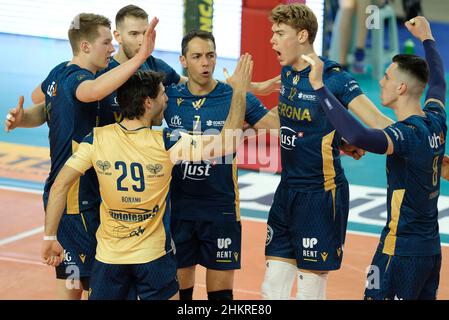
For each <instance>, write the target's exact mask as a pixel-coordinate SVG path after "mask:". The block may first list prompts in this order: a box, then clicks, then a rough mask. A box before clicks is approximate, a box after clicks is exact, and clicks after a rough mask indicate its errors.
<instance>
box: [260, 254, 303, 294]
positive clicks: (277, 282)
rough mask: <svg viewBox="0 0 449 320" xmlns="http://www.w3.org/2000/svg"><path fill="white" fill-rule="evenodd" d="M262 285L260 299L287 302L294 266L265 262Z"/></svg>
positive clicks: (273, 261) (293, 275)
mask: <svg viewBox="0 0 449 320" xmlns="http://www.w3.org/2000/svg"><path fill="white" fill-rule="evenodd" d="M266 265H267V268H266V270H265V278H264V280H263V283H262V299H264V300H289V299H290V294H291V291H292V286H293V282H294V281H295V276H296V271H297V270H298V269H297V268H296V266H294V265H292V264H290V263H287V262H284V261H279V260H267V262H266Z"/></svg>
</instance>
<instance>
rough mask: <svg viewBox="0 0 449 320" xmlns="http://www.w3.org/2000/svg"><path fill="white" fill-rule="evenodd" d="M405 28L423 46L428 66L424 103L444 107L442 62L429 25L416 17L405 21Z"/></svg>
mask: <svg viewBox="0 0 449 320" xmlns="http://www.w3.org/2000/svg"><path fill="white" fill-rule="evenodd" d="M405 26H406V27H407V29H408V31H410V33H411V34H412V35H413V36H414V37H415V38H417V39H418V40H420V41H421V42H422V43H423V46H424V52H425V55H426V60H427V64H428V65H429V90H428V91H427V94H426V102H427V101H429V100H436V101H438V102H439V103H440V104H441V105H442V107H444V104H445V101H446V81H445V79H444V66H443V60H442V59H441V56H440V54H439V53H438V51H437V49H436V46H435V39H434V38H433V35H432V30H431V29H430V24H429V22H428V21H427V20H426V18H424V17H421V16H418V17H415V18H413V19H411V20H410V21H407V22H406V23H405Z"/></svg>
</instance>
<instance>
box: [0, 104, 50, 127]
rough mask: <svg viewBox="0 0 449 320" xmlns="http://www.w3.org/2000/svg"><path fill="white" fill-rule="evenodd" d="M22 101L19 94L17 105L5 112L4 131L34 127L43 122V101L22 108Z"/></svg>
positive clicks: (44, 117)
mask: <svg viewBox="0 0 449 320" xmlns="http://www.w3.org/2000/svg"><path fill="white" fill-rule="evenodd" d="M24 101H25V99H24V97H23V96H20V97H19V102H18V104H17V106H16V107H15V108H13V109H10V110H9V112H8V113H7V115H6V119H5V131H7V132H9V131H11V130H13V129H15V128H34V127H38V126H40V125H42V124H43V123H45V120H46V116H45V102H41V103H39V104H37V105H33V106H31V107H28V108H26V109H24V108H23V103H24Z"/></svg>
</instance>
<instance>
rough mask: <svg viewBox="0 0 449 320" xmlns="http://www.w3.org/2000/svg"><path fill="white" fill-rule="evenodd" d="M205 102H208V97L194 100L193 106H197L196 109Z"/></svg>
mask: <svg viewBox="0 0 449 320" xmlns="http://www.w3.org/2000/svg"><path fill="white" fill-rule="evenodd" d="M204 102H206V98H201V99H199V100H197V101H193V102H192V106H193V107H194V108H195V110H198V109H199V108H201V107H202V106H203V105H204Z"/></svg>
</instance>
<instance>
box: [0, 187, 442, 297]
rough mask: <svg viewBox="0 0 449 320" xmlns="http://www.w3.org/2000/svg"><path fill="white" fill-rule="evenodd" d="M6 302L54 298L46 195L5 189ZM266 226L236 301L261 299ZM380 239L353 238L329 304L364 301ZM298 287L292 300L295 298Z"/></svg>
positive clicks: (254, 232) (245, 262)
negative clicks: (45, 234) (45, 244)
mask: <svg viewBox="0 0 449 320" xmlns="http://www.w3.org/2000/svg"><path fill="white" fill-rule="evenodd" d="M0 203H1V211H0V212H1V215H0V218H1V221H2V222H1V224H0V288H2V290H1V291H0V299H2V300H3V299H54V297H55V287H54V285H55V280H54V279H55V276H54V270H53V268H51V267H47V266H45V265H43V264H42V263H41V262H40V258H39V254H40V245H41V239H42V225H43V219H44V212H43V209H42V202H41V195H40V194H34V193H28V192H23V191H15V190H6V189H0ZM265 228H266V225H265V223H263V222H260V221H252V220H243V245H242V246H243V248H242V269H241V270H239V271H237V272H236V277H235V288H234V297H235V299H250V300H258V299H260V293H259V292H260V285H261V283H262V279H263V275H264V270H265V265H264V247H265V237H266V231H265ZM377 241H378V238H377V237H373V236H366V235H356V234H352V233H348V235H347V240H346V246H345V254H344V259H343V265H342V268H341V270H339V271H335V272H332V273H331V274H330V276H329V285H328V298H329V299H356V300H358V299H361V298H362V297H363V291H364V285H365V276H366V272H365V270H366V268H367V266H368V265H369V264H370V262H371V258H372V255H373V253H374V251H375V248H376V246H377ZM448 270H449V248H448V247H443V266H442V269H441V280H440V289H439V299H449V272H448ZM294 292H295V288H293V292H292V296H294ZM194 298H195V299H205V298H206V289H205V272H204V269H202V268H198V271H197V278H196V286H195V292H194Z"/></svg>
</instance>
